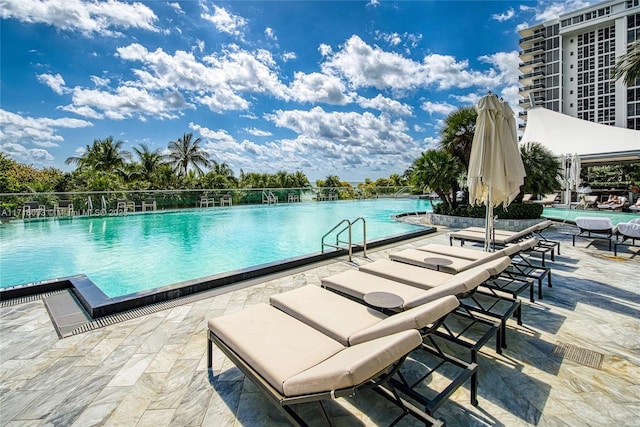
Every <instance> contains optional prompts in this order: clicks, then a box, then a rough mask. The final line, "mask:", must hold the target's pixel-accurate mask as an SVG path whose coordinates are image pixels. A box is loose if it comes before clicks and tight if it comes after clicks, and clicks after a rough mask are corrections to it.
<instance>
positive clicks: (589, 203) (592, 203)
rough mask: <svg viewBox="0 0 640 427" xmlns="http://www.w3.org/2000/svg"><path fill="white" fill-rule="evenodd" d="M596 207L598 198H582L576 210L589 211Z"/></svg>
mask: <svg viewBox="0 0 640 427" xmlns="http://www.w3.org/2000/svg"><path fill="white" fill-rule="evenodd" d="M596 206H598V196H584V197H583V198H582V201H581V202H580V203H579V204H578V205H577V206H576V208H580V209H589V208H594V207H596Z"/></svg>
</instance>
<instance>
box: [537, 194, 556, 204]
mask: <svg viewBox="0 0 640 427" xmlns="http://www.w3.org/2000/svg"><path fill="white" fill-rule="evenodd" d="M557 199H558V193H551V194H545V195H544V196H543V197H542V199H540V200H534V201H533V203H537V204H539V205H543V206H551V205H553V204H554V203H555V202H556V200H557Z"/></svg>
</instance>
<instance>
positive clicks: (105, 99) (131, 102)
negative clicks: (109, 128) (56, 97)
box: [63, 86, 190, 120]
mask: <svg viewBox="0 0 640 427" xmlns="http://www.w3.org/2000/svg"><path fill="white" fill-rule="evenodd" d="M72 102H73V104H72V105H71V106H65V107H63V109H65V110H67V111H73V112H75V113H77V114H82V113H83V112H88V113H89V114H90V116H91V115H92V114H95V113H96V110H99V111H102V114H103V115H104V117H106V118H109V119H113V120H123V119H126V118H132V117H137V118H143V116H144V115H147V114H148V115H153V116H155V117H157V118H175V117H177V115H176V114H175V113H173V111H178V110H181V109H184V108H189V107H190V105H189V104H187V103H186V102H185V100H184V98H183V97H182V95H181V94H180V93H179V92H175V91H174V92H169V91H167V92H165V93H163V94H157V93H151V92H149V91H147V90H145V89H140V88H136V87H131V86H120V87H118V88H116V89H115V90H113V91H107V90H99V89H84V88H81V87H76V88H74V89H73V98H72Z"/></svg>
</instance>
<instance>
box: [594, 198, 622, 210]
mask: <svg viewBox="0 0 640 427" xmlns="http://www.w3.org/2000/svg"><path fill="white" fill-rule="evenodd" d="M626 204H627V198H626V197H618V202H617V203H614V204H608V203H600V204H598V209H604V210H612V211H615V210H618V209H622V208H623V207H624V206H625V205H626Z"/></svg>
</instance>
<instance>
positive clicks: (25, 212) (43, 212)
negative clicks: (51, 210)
mask: <svg viewBox="0 0 640 427" xmlns="http://www.w3.org/2000/svg"><path fill="white" fill-rule="evenodd" d="M40 216H47V207H46V206H45V205H41V204H40V202H36V201H29V202H24V204H23V205H22V219H24V218H25V217H27V218H33V217H36V218H39V217H40Z"/></svg>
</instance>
